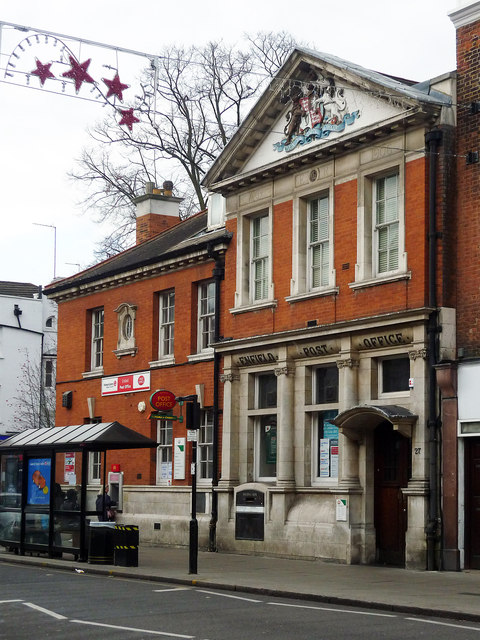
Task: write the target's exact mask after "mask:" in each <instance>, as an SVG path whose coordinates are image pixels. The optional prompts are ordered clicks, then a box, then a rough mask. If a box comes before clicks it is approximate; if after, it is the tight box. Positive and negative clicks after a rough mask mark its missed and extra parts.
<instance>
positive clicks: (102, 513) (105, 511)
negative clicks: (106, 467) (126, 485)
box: [95, 484, 116, 522]
mask: <svg viewBox="0 0 480 640" xmlns="http://www.w3.org/2000/svg"><path fill="white" fill-rule="evenodd" d="M108 489H109V486H108V484H107V485H105V490H103V486H102V487H100V491H99V492H98V496H97V500H96V501H95V510H96V512H97V516H98V520H99V521H100V522H113V521H114V520H115V511H114V509H113V508H112V507H114V506H115V504H116V503H115V502H113V500H112V499H111V498H110V496H109V495H108Z"/></svg>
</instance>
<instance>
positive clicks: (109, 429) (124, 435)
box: [0, 422, 157, 453]
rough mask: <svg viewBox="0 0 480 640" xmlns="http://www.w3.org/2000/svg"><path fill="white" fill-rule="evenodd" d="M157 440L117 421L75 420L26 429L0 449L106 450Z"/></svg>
mask: <svg viewBox="0 0 480 640" xmlns="http://www.w3.org/2000/svg"><path fill="white" fill-rule="evenodd" d="M156 446H157V443H156V442H155V441H154V440H151V439H150V438H147V437H146V436H143V435H142V434H140V433H137V432H136V431H134V430H133V429H129V428H128V427H125V426H124V425H123V424H120V423H119V422H98V423H97V424H78V425H71V426H68V427H51V428H49V429H27V430H26V431H21V432H20V433H17V434H15V435H14V436H11V437H10V438H8V439H7V440H3V441H2V442H0V453H2V452H3V453H7V452H9V451H19V450H26V449H28V450H31V449H32V450H34V449H49V450H52V449H53V450H55V451H65V450H69V449H76V450H77V451H78V450H84V451H107V450H110V449H146V448H150V447H156Z"/></svg>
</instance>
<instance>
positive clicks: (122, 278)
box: [45, 243, 227, 303]
mask: <svg viewBox="0 0 480 640" xmlns="http://www.w3.org/2000/svg"><path fill="white" fill-rule="evenodd" d="M226 248H227V245H226V244H224V243H222V244H221V246H218V247H215V250H216V251H218V253H219V254H221V255H223V254H224V253H225V251H226ZM211 261H212V258H210V257H209V255H208V253H207V251H206V250H204V249H202V250H201V251H194V252H190V253H188V254H186V255H183V256H181V257H175V258H171V259H169V260H162V261H159V262H156V263H153V264H147V265H144V266H140V267H137V268H134V269H129V270H125V271H124V272H122V273H117V274H112V275H107V276H105V277H103V278H98V279H97V280H92V281H90V282H85V283H81V284H73V283H72V286H71V287H69V288H65V289H62V290H60V291H56V292H52V293H48V291H46V292H45V295H47V296H48V297H49V298H50V299H51V300H54V301H55V302H57V303H58V302H63V301H64V300H72V299H74V298H80V297H82V296H87V295H90V294H92V293H96V292H98V291H103V290H105V289H112V288H114V287H120V286H123V285H125V284H129V283H131V282H136V281H139V280H147V279H148V278H153V277H155V276H159V275H162V274H165V273H171V272H172V271H179V270H181V269H185V268H188V267H189V266H191V265H194V264H201V263H203V262H211Z"/></svg>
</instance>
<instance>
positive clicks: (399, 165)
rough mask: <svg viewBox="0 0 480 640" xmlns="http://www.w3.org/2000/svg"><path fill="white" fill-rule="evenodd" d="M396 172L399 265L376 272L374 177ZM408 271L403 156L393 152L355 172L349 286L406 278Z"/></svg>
mask: <svg viewBox="0 0 480 640" xmlns="http://www.w3.org/2000/svg"><path fill="white" fill-rule="evenodd" d="M395 172H397V174H398V221H399V238H398V245H399V246H398V249H399V251H398V269H396V270H394V271H388V272H385V273H381V274H377V273H376V266H375V264H376V254H375V251H376V247H375V241H374V229H375V219H374V213H375V212H374V203H373V193H374V185H375V180H376V179H377V178H381V177H384V176H387V175H391V174H393V173H395ZM409 277H410V274H409V273H408V272H407V254H406V252H405V159H404V157H403V155H402V156H401V157H399V156H395V157H394V158H392V157H389V158H386V159H385V160H384V161H383V162H382V163H376V164H375V166H374V167H372V166H369V167H368V168H366V169H364V170H362V171H360V172H359V174H358V184H357V263H356V265H355V282H352V283H350V284H349V286H350V287H351V288H352V289H356V288H360V287H365V286H373V285H376V284H380V283H381V282H383V281H385V282H391V281H392V280H397V279H405V278H409Z"/></svg>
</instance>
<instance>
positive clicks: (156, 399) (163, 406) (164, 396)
mask: <svg viewBox="0 0 480 640" xmlns="http://www.w3.org/2000/svg"><path fill="white" fill-rule="evenodd" d="M150 404H151V405H152V407H153V408H154V409H156V410H157V411H170V409H173V407H174V406H175V405H176V404H177V401H176V399H175V394H174V393H172V392H171V391H167V390H166V389H157V391H155V393H152V395H151V396H150Z"/></svg>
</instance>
